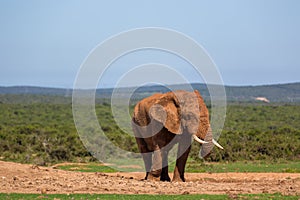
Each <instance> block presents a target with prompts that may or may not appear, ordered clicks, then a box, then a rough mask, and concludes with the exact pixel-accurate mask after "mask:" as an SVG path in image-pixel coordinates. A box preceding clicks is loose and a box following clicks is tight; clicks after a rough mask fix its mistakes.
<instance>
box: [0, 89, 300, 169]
mask: <svg viewBox="0 0 300 200" xmlns="http://www.w3.org/2000/svg"><path fill="white" fill-rule="evenodd" d="M49 99H50V100H49ZM96 102H97V104H96V113H97V116H98V119H99V123H100V124H101V127H102V128H103V130H104V131H105V133H106V134H107V136H108V138H109V139H110V140H112V141H113V143H115V144H117V145H118V146H120V147H121V148H123V149H126V150H130V151H134V152H137V146H136V144H135V139H134V138H133V137H131V136H130V135H129V134H126V133H124V132H123V131H122V130H120V129H119V128H118V126H117V124H116V123H115V122H114V119H113V117H112V114H111V110H110V105H109V103H108V102H109V101H106V100H103V99H97V101H96ZM133 106H134V105H131V110H132V108H133ZM0 111H1V112H0V158H1V160H10V161H18V162H25V163H35V164H38V165H47V164H53V163H57V162H64V161H70V162H88V161H95V159H94V158H93V157H92V156H91V154H90V153H89V152H87V151H86V149H85V147H84V146H83V144H82V142H81V141H80V139H79V136H78V134H77V131H76V128H75V125H74V121H73V116H72V104H71V98H70V97H62V96H50V97H47V96H42V95H41V96H39V95H1V96H0ZM299 122H300V105H299V104H293V105H292V104H250V103H240V104H238V103H231V104H229V105H228V108H227V117H226V122H225V126H224V130H223V132H222V135H221V136H220V138H219V142H220V144H222V145H223V146H224V147H225V150H219V149H217V148H214V150H213V152H212V153H211V155H210V157H209V158H208V161H212V162H219V161H229V162H231V161H254V160H260V161H265V162H270V161H272V162H276V161H280V162H285V161H299V160H300V123H299ZM199 148H200V147H199V145H198V144H196V143H194V144H193V147H192V151H191V155H190V158H191V159H192V160H197V161H199V158H198V152H199Z"/></svg>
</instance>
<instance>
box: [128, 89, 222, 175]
mask: <svg viewBox="0 0 300 200" xmlns="http://www.w3.org/2000/svg"><path fill="white" fill-rule="evenodd" d="M132 128H133V132H134V134H135V138H136V141H137V144H138V148H139V151H140V152H141V154H142V157H143V160H144V164H145V169H146V177H145V179H148V178H155V177H160V180H161V181H170V180H171V179H170V177H169V175H168V153H169V151H170V150H171V148H172V147H173V146H174V145H175V144H176V143H178V151H177V160H176V166H175V170H174V175H173V181H185V178H184V169H185V165H186V161H187V158H188V155H189V152H190V149H191V142H192V138H193V139H195V140H196V141H197V142H199V143H201V144H203V147H202V152H201V153H202V155H203V156H207V155H208V154H209V151H210V150H211V149H212V147H213V145H214V144H215V145H216V146H218V147H219V148H222V147H221V146H220V145H219V144H218V143H217V142H216V141H215V140H214V139H213V137H212V131H211V128H210V123H209V113H208V109H207V107H206V105H205V103H204V101H203V98H202V97H201V95H200V93H199V92H198V91H197V90H195V91H194V92H187V91H182V90H179V91H173V92H168V93H165V94H154V95H152V96H150V97H147V98H145V99H143V100H141V101H140V102H139V103H138V104H137V105H136V106H135V108H134V113H133V117H132Z"/></svg>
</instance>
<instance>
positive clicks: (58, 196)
mask: <svg viewBox="0 0 300 200" xmlns="http://www.w3.org/2000/svg"><path fill="white" fill-rule="evenodd" d="M298 198H299V197H296V196H283V195H281V194H251V195H248V194H242V195H121V194H70V195H67V194H43V195H41V194H15V193H14V194H3V193H0V199H24V200H25V199H61V200H62V199H118V200H127V199H137V200H140V199H146V200H147V199H215V200H217V199H298Z"/></svg>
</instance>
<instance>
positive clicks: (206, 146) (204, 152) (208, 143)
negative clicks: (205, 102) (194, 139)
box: [199, 126, 224, 158]
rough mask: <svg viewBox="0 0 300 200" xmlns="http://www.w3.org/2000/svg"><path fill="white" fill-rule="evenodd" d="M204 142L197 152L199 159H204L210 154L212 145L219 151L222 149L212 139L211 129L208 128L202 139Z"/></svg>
mask: <svg viewBox="0 0 300 200" xmlns="http://www.w3.org/2000/svg"><path fill="white" fill-rule="evenodd" d="M204 141H205V143H203V144H202V147H201V151H200V152H199V156H200V157H201V158H206V157H207V156H208V155H209V154H210V152H211V150H212V148H213V147H214V145H216V146H217V147H218V148H220V149H224V148H223V147H222V146H221V145H220V144H219V143H218V142H217V141H215V140H214V139H213V134H212V129H211V127H210V126H209V128H208V132H207V134H206V136H205V138H204Z"/></svg>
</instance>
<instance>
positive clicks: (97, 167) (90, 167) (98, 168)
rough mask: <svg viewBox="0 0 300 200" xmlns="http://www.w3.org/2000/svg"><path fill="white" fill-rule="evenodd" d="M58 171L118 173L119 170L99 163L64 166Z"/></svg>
mask: <svg viewBox="0 0 300 200" xmlns="http://www.w3.org/2000/svg"><path fill="white" fill-rule="evenodd" d="M57 168H58V169H62V170H67V171H80V172H107V173H110V172H117V170H115V169H113V168H111V167H108V166H105V165H102V164H97V163H91V164H84V165H83V164H76V163H74V164H70V165H62V166H58V167H57Z"/></svg>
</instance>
